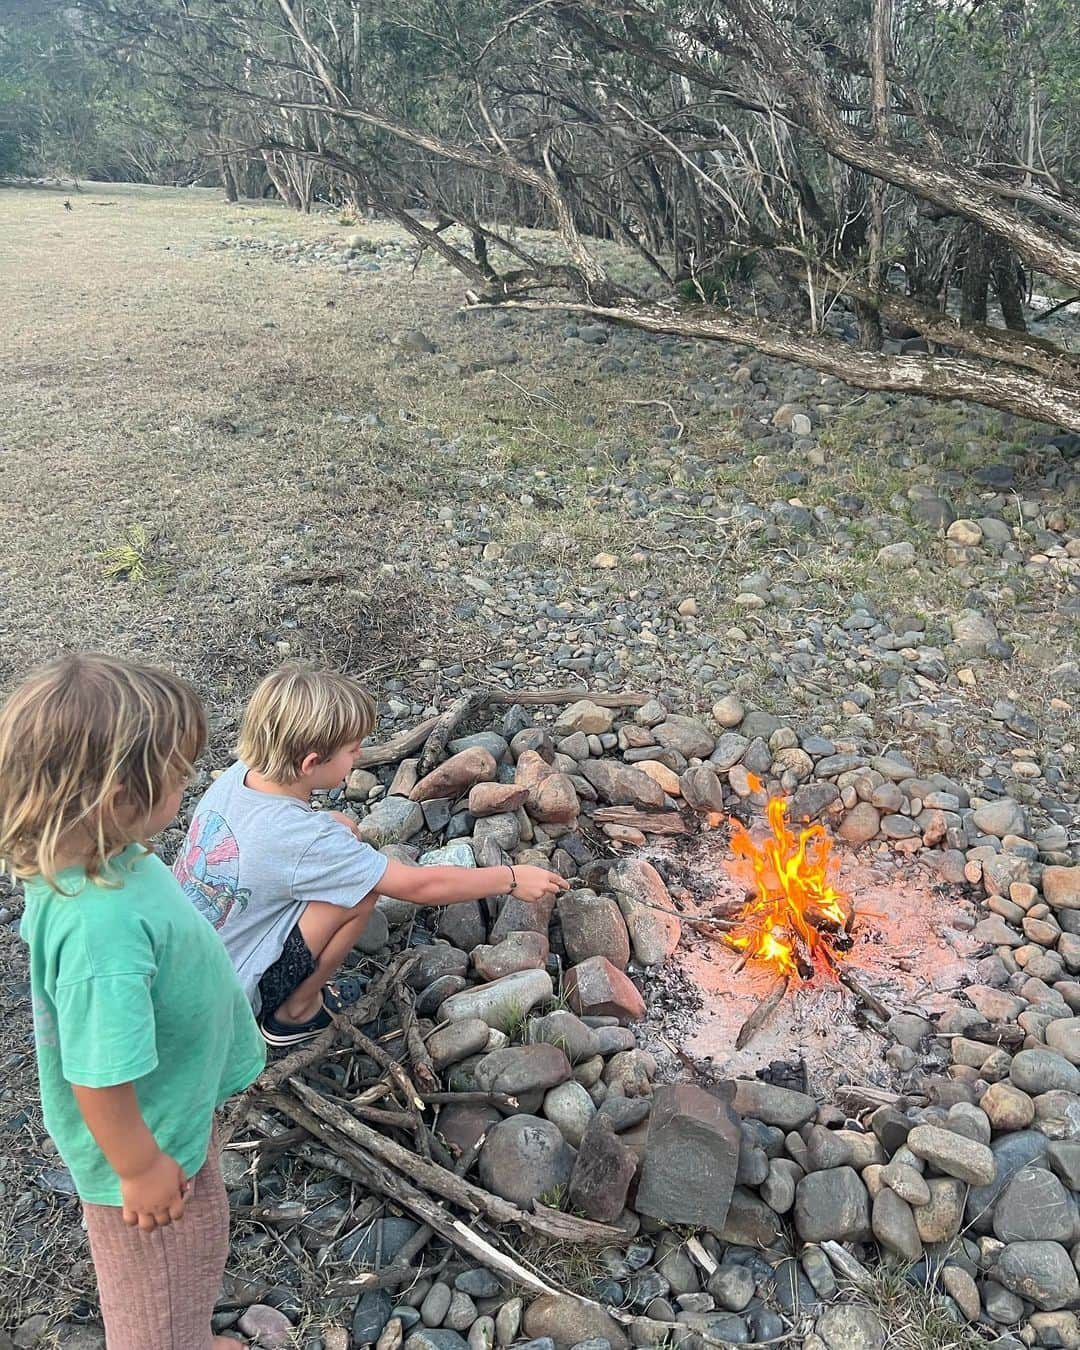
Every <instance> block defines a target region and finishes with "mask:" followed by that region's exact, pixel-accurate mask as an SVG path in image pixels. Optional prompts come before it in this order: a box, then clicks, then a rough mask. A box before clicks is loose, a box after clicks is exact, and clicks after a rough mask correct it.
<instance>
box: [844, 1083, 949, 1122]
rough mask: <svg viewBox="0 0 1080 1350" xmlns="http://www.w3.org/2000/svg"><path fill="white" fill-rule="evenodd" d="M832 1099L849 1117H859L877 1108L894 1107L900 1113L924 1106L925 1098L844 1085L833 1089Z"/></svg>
mask: <svg viewBox="0 0 1080 1350" xmlns="http://www.w3.org/2000/svg"><path fill="white" fill-rule="evenodd" d="M833 1097H834V1098H835V1100H836V1105H837V1106H839V1107H840V1109H841V1110H842V1111H846V1112H847V1114H848V1115H849V1116H857V1115H861V1114H862V1113H863V1112H864V1111H876V1110H877V1108H878V1107H879V1106H895V1107H897V1108H898V1109H899V1110H901V1111H906V1110H907V1109H908V1108H909V1107H912V1106H924V1105H925V1104H926V1098H925V1097H923V1096H920V1095H919V1094H918V1093H911V1092H907V1093H902V1092H889V1091H888V1089H887V1088H879V1087H871V1086H870V1085H869V1084H866V1085H863V1084H859V1083H845V1084H842V1085H841V1086H839V1087H836V1088H834V1089H833Z"/></svg>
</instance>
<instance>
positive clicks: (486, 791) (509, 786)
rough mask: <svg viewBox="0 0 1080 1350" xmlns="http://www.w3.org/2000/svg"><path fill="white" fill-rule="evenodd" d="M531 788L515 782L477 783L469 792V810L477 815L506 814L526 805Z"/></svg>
mask: <svg viewBox="0 0 1080 1350" xmlns="http://www.w3.org/2000/svg"><path fill="white" fill-rule="evenodd" d="M528 795H529V789H528V788H524V787H519V786H517V784H515V783H477V784H476V786H475V787H474V788H473V789H472V790H471V791H470V792H469V811H470V813H471V814H472V815H474V816H476V817H478V818H479V817H481V816H498V815H505V814H507V813H508V812H511V811H516V810H517V809H518V807H520V806H524V805H525V801H526V798H527V797H528Z"/></svg>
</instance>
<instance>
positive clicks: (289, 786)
mask: <svg viewBox="0 0 1080 1350" xmlns="http://www.w3.org/2000/svg"><path fill="white" fill-rule="evenodd" d="M244 786H245V787H247V788H251V789H252V791H254V792H266V793H268V794H269V795H270V796H271V797H295V798H296V800H297V801H298V802H303V803H304V805H305V806H307V805H309V804H310V802H311V785H310V784H309V783H308V781H307V778H306V777H300V778H298V779H297V780H296V782H295V783H276V782H275V781H274V780H273V779H272V778H267V776H266V775H265V774H264V773H260V772H259V771H258V769H248V771H247V773H246V774H244Z"/></svg>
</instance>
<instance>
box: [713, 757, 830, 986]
mask: <svg viewBox="0 0 1080 1350" xmlns="http://www.w3.org/2000/svg"><path fill="white" fill-rule="evenodd" d="M750 785H751V787H752V788H753V790H754V791H755V792H758V791H760V790H761V783H760V782H759V781H758V780H757V779H756V778H751V780H750ZM765 812H766V819H767V820H768V825H769V834H768V835H766V836H765V837H764V838H761V839H757V838H755V837H754V835H753V834H751V832H750V831H749V830H748V829H746V827H745V826H744V825H742V824H740V823H739V822H738V821H733V822H732V838H731V847H732V850H733V852H734V853H735V857H736V864H735V867H734V868H733V871H734V872H735V874H736V877H737V879H738V880H739V881H741V882H742V883H743V884H744V885H745V886H746V887H747V890H748V891H749V892H750V893H751V895H752V897H753V898H752V899H750V900H749V901H748V903H747V905H746V908H745V909H744V910H743V912H742V914H741V915H740V917H739V925H738V927H737V929H736V930H735V931H734V932H733V933H730V934H728V935H727V939H726V940H727V942H728V943H729V944H730V945H731V946H733V947H735V948H736V949H737V950H738V951H740V952H742V953H743V963H745V962H746V961H759V962H762V963H763V964H765V965H769V966H771V967H772V968H773V969H774V970H775V971H776V972H777V974H779V975H782V976H785V977H787V976H793V975H797V976H799V977H800V978H801V979H804V980H808V979H810V978H812V976H813V975H814V974H815V972H816V971H817V970H819V969H825V970H828V971H830V972H832V970H833V958H834V956H835V955H836V953H838V952H844V951H847V950H849V949H850V947H851V937H850V935H849V932H848V929H849V927H850V925H851V920H852V918H853V914H854V912H853V910H852V906H851V903H850V901H849V900H848V899H847V897H846V896H845V895H843V894H842V892H840V891H839V890H837V889H836V887H835V886H834V884H833V882H834V881H836V880H837V874H838V872H839V867H840V864H839V860H838V859H836V858H835V857H833V856H832V840H831V839H830V838H829V835H828V833H827V832H826V830H825V828H824V826H822V825H810V826H808V827H807V828H806V829H800V830H798V831H794V830H791V829H789V828H788V826H787V824H786V823H785V819H784V817H785V815H786V812H787V802H786V801H785V799H784V798H783V797H770V798H769V800H768V802H767V804H766V808H765Z"/></svg>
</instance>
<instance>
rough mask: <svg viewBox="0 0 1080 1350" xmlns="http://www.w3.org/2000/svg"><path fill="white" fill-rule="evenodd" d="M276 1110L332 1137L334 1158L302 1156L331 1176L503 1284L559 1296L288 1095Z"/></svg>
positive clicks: (316, 1152) (276, 1099) (274, 1100)
mask: <svg viewBox="0 0 1080 1350" xmlns="http://www.w3.org/2000/svg"><path fill="white" fill-rule="evenodd" d="M312 1095H315V1094H312ZM270 1105H272V1106H273V1107H274V1108H275V1109H276V1110H279V1111H282V1112H284V1113H285V1114H286V1115H289V1116H292V1117H293V1119H295V1120H296V1121H297V1123H298V1124H300V1125H303V1126H304V1128H305V1129H306V1130H308V1131H310V1133H311V1134H313V1135H315V1137H316V1138H318V1139H326V1138H327V1137H328V1140H329V1148H330V1152H329V1154H326V1153H324V1151H323V1150H322V1149H312V1148H311V1147H310V1145H303V1146H302V1147H301V1149H300V1150H299V1152H301V1153H302V1154H303V1155H304V1156H305V1157H308V1158H311V1159H312V1160H313V1161H315V1162H317V1163H318V1164H319V1165H320V1166H323V1167H326V1168H327V1169H328V1170H329V1171H333V1172H337V1173H338V1174H339V1175H343V1176H347V1177H350V1178H351V1179H352V1180H353V1181H358V1182H360V1183H361V1185H363V1186H366V1187H367V1189H368V1190H371V1191H376V1192H377V1193H378V1194H380V1195H384V1196H386V1197H387V1198H388V1199H390V1200H393V1201H394V1202H395V1203H396V1204H398V1205H401V1206H402V1207H403V1208H405V1209H408V1210H410V1211H411V1212H412V1213H413V1214H415V1215H416V1217H417V1218H418V1219H419V1220H420V1221H421V1222H422V1223H425V1224H427V1225H428V1226H429V1227H430V1228H432V1229H433V1230H434V1232H436V1233H437V1234H438V1235H439V1236H440V1237H441V1238H443V1239H444V1240H445V1241H446V1242H449V1243H450V1244H451V1246H454V1247H457V1248H459V1249H460V1250H461V1251H463V1252H465V1253H467V1254H468V1255H469V1256H471V1257H472V1259H473V1260H474V1261H479V1262H480V1263H481V1264H482V1265H485V1266H487V1267H488V1268H489V1269H491V1270H493V1271H495V1272H496V1273H497V1274H499V1275H501V1276H502V1277H503V1279H507V1280H510V1281H511V1283H513V1284H520V1285H522V1286H523V1287H524V1288H526V1289H530V1290H532V1292H533V1293H536V1294H554V1293H556V1292H557V1291H556V1290H554V1289H552V1288H551V1287H550V1286H549V1285H546V1284H544V1282H543V1281H542V1280H540V1279H537V1277H536V1276H535V1275H533V1274H532V1272H531V1271H528V1270H526V1269H525V1267H524V1266H521V1265H518V1263H517V1262H516V1261H513V1260H511V1259H510V1257H508V1256H506V1255H504V1254H503V1253H502V1252H500V1251H498V1250H497V1249H496V1248H495V1247H493V1246H492V1245H491V1244H490V1243H489V1242H487V1241H485V1240H484V1239H483V1238H482V1237H480V1236H479V1234H478V1233H476V1232H475V1231H474V1229H472V1228H470V1227H468V1226H467V1225H466V1224H464V1223H462V1222H461V1221H460V1220H459V1219H455V1218H453V1217H452V1216H451V1215H450V1214H449V1213H448V1212H447V1211H446V1210H445V1209H444V1208H443V1207H442V1205H441V1204H439V1203H437V1202H436V1201H435V1200H433V1199H432V1198H431V1196H429V1195H426V1194H425V1193H424V1192H423V1191H421V1190H419V1189H418V1188H417V1187H415V1186H413V1185H412V1184H411V1183H410V1182H408V1181H407V1180H405V1178H404V1177H401V1176H399V1175H398V1174H397V1173H396V1172H393V1171H392V1170H391V1169H390V1168H389V1167H386V1166H384V1165H383V1164H382V1163H380V1162H379V1161H378V1160H377V1159H376V1158H373V1157H372V1156H371V1155H370V1154H369V1153H366V1152H365V1151H364V1149H362V1148H358V1147H357V1146H356V1145H355V1144H353V1143H351V1142H350V1140H348V1139H345V1138H342V1137H341V1135H339V1134H338V1133H337V1131H336V1130H334V1129H332V1128H330V1127H328V1126H327V1125H326V1124H325V1123H324V1121H322V1120H321V1119H320V1118H319V1117H318V1116H316V1115H313V1114H312V1113H311V1112H310V1111H307V1110H305V1108H304V1107H303V1106H300V1105H299V1104H298V1103H297V1102H296V1101H295V1100H294V1099H293V1098H292V1097H289V1096H286V1095H285V1094H284V1093H273V1094H272V1095H271V1098H270ZM455 1179H456V1178H455ZM511 1208H512V1206H511ZM525 1217H526V1216H525V1215H522V1218H525ZM598 1226H599V1225H598Z"/></svg>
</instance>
